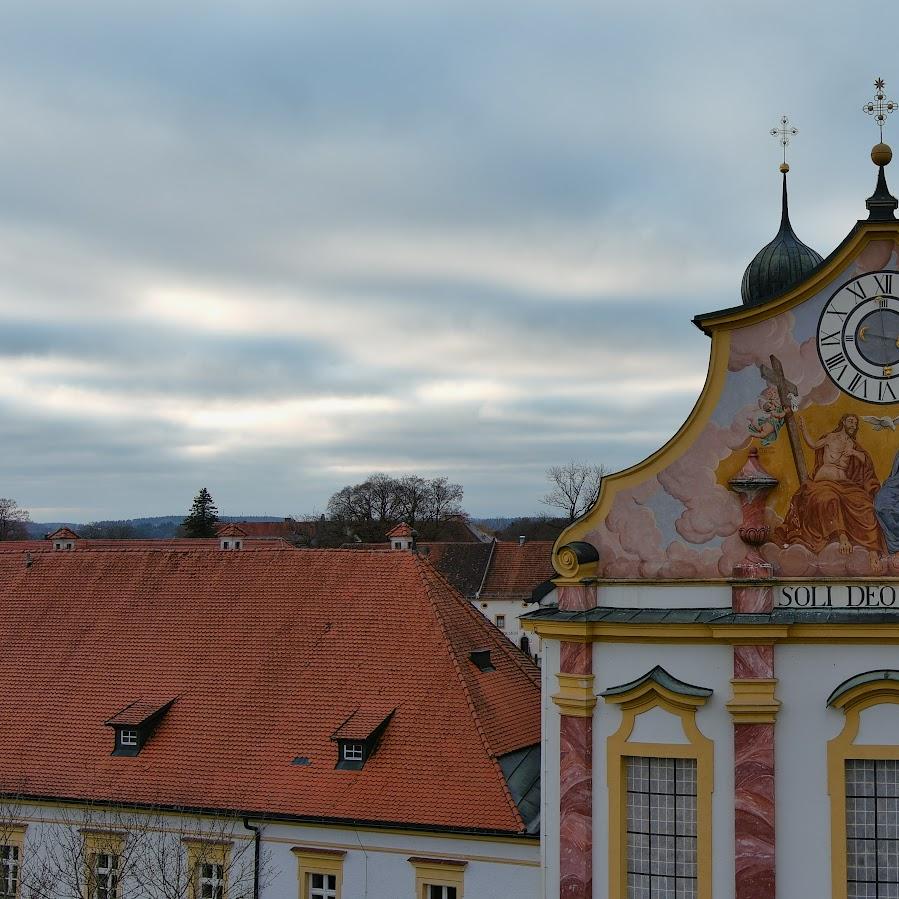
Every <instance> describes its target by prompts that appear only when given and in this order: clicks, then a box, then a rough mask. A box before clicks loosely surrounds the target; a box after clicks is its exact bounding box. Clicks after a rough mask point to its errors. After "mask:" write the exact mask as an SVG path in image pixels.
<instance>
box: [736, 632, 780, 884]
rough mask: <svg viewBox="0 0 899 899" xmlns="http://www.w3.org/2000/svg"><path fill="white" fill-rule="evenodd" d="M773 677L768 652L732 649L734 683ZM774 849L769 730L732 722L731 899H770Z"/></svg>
mask: <svg viewBox="0 0 899 899" xmlns="http://www.w3.org/2000/svg"><path fill="white" fill-rule="evenodd" d="M773 677H774V647H773V646H763V645H747V646H740V645H737V646H734V679H735V680H743V681H745V680H765V681H770V680H771V679H773ZM774 847H775V842H774V724H773V723H764V724H757V723H744V722H740V721H735V722H734V853H735V855H734V870H735V880H736V889H735V892H734V896H735V899H774V880H775V869H774Z"/></svg>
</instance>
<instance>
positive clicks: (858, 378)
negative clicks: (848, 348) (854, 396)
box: [849, 372, 868, 399]
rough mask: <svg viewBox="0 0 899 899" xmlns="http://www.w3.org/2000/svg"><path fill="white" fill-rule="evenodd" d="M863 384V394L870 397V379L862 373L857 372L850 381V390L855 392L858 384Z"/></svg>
mask: <svg viewBox="0 0 899 899" xmlns="http://www.w3.org/2000/svg"><path fill="white" fill-rule="evenodd" d="M859 384H861V387H862V396H863V397H864V398H865V399H867V398H868V379H867V378H865V377H862V375H860V374H858V373H857V372H856V375H855V377H854V378H853V379H852V380H851V381H850V382H849V390H851V391H852V392H853V393H855V392H856V389H857V388H858V385H859Z"/></svg>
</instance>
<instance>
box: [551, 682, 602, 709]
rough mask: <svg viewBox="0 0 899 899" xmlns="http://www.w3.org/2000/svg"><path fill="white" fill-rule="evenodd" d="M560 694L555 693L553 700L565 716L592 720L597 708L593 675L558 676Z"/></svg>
mask: <svg viewBox="0 0 899 899" xmlns="http://www.w3.org/2000/svg"><path fill="white" fill-rule="evenodd" d="M556 679H557V680H558V681H559V692H558V693H554V694H553V697H552V700H553V702H554V703H555V704H556V705H557V706H558V707H559V709H560V711H561V712H562V714H563V715H572V716H573V717H575V718H592V717H593V709H594V708H595V707H596V694H595V693H594V692H593V675H592V674H557V675H556Z"/></svg>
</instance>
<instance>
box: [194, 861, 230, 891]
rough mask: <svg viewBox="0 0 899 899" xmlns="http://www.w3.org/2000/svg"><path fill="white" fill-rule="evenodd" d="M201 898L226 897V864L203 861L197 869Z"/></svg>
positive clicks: (198, 889) (198, 888)
mask: <svg viewBox="0 0 899 899" xmlns="http://www.w3.org/2000/svg"><path fill="white" fill-rule="evenodd" d="M197 896H198V897H199V899H225V866H224V865H217V864H213V863H210V862H201V863H200V865H199V867H198V870H197Z"/></svg>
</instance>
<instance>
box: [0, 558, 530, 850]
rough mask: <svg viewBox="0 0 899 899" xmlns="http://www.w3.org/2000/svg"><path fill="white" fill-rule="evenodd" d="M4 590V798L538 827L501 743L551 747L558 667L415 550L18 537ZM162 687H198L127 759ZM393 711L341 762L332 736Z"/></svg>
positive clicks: (164, 691)
mask: <svg viewBox="0 0 899 899" xmlns="http://www.w3.org/2000/svg"><path fill="white" fill-rule="evenodd" d="M0 596H2V597H3V603H4V612H3V615H0V643H2V645H3V646H4V647H5V651H4V653H3V654H2V656H0V791H2V792H6V793H15V794H16V795H24V796H34V797H44V798H65V799H73V800H89V801H93V802H96V801H115V802H125V803H138V804H140V803H144V802H150V803H153V804H160V805H169V806H184V807H195V808H222V809H230V810H238V811H245V812H252V813H254V814H260V813H268V814H272V815H284V816H288V817H295V818H300V819H316V820H318V819H327V820H333V821H346V820H353V821H357V822H364V821H369V822H379V823H390V824H394V825H416V826H422V827H427V828H450V829H459V830H487V831H496V832H505V833H520V832H522V830H523V822H522V818H521V815H520V813H519V811H518V809H517V807H516V805H515V803H514V801H513V800H512V798H511V794H510V792H509V789H508V787H507V785H506V782H505V780H504V778H503V775H502V771H501V768H500V765H499V762H498V761H497V759H498V757H500V756H503V755H505V754H507V753H510V752H513V751H516V750H519V749H522V748H524V747H528V746H534V745H537V744H539V742H540V699H539V672H538V669H537V668H536V667H535V666H534V665H533V664H532V663H531V661H530V660H529V659H528V658H527V657H526V656H525V655H523V654H522V653H520V652H518V651H517V650H516V649H515V647H514V646H512V645H511V644H509V642H508V641H507V640H506V639H505V638H504V637H503V636H502V635H501V634H500V633H499V632H498V631H497V630H496V629H495V628H494V627H492V626H491V625H490V624H489V623H488V622H487V621H486V620H485V619H484V618H483V617H482V616H481V614H480V613H479V612H478V611H477V610H476V609H475V608H473V607H472V605H471V604H470V603H469V602H467V601H466V600H464V599H463V598H462V597H461V596H459V594H458V593H456V592H455V591H454V590H452V588H450V586H449V585H448V584H447V582H446V581H445V580H444V579H443V578H442V577H441V576H440V575H439V574H438V573H437V572H436V571H435V569H434V568H433V567H432V566H431V565H430V564H429V563H428V562H426V561H425V560H424V559H422V558H421V557H419V556H417V555H415V554H413V553H382V552H368V553H366V552H347V551H341V550H304V551H295V552H284V551H277V550H276V551H272V552H266V551H264V550H260V551H256V552H208V551H197V552H188V551H180V550H179V551H165V552H160V551H157V552H151V551H143V552H141V551H135V552H121V551H108V552H81V551H76V552H44V553H40V554H38V555H36V557H35V558H34V560H33V563H32V564H31V566H30V567H28V566H26V565H24V564H23V563H22V559H21V557H20V556H17V555H16V554H13V553H0ZM481 648H489V649H491V650H492V661H493V664H494V666H495V667H496V671H493V672H481V671H479V670H478V669H477V668H476V667H475V666H474V665H472V664H471V663H470V662H469V661H468V656H469V653H470V652H471V651H472V649H481ZM23 674H24V675H27V676H23ZM435 684H439V685H440V689H439V690H436V689H435V688H434V685H435ZM148 696H149V697H152V698H155V697H173V696H177V697H178V699H177V701H176V702H175V703H174V705H173V706H172V707H171V709H170V710H169V711H168V712H167V713H166V715H165V716H164V718H163V719H162V721H161V723H160V725H159V727H158V729H157V730H156V731H155V733H154V735H153V736H152V738H151V739H150V740H149V741H148V743H147V744H146V746H145V747H144V748H143V749H142V751H141V752H140V754H139V755H138V756H136V757H133V758H128V757H121V756H113V755H111V754H110V753H111V750H112V748H113V739H112V734H111V733H110V730H109V728H108V727H106V726H105V722H106V721H109V720H110V718H111V716H115V715H116V714H117V713H118V714H121V711H120V710H123V709H125V707H126V706H128V705H129V704H131V703H133V702H134V701H135V699H136V698H139V697H148ZM385 707H390V708H395V709H396V711H395V712H394V714H393V717H392V718H391V720H390V723H389V725H388V726H387V728H386V730H385V731H384V734H383V736H382V738H381V742H380V746H379V748H378V750H377V751H376V752H375V753H374V754H373V756H372V757H371V758H370V759H369V760H368V761H366V763H365V766H364V767H363V768H362V769H361V770H358V771H350V770H336V769H335V763H336V760H337V759H336V751H337V747H336V745H335V743H334V742H333V741H332V740H331V736H332V735H333V734H334V733H335V731H337V729H338V728H339V727H340V726H341V724H342V723H344V722H347V719H349V718H350V716H351V714H352V713H353V712H354V711H357V710H372V711H373V712H377V713H380V711H382V710H383V709H384V708H385ZM357 714H358V712H357ZM297 757H304V758H306V759H308V760H309V763H308V764H302V765H299V764H292V761H293V760H294V759H295V758H297Z"/></svg>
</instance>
